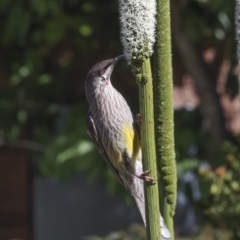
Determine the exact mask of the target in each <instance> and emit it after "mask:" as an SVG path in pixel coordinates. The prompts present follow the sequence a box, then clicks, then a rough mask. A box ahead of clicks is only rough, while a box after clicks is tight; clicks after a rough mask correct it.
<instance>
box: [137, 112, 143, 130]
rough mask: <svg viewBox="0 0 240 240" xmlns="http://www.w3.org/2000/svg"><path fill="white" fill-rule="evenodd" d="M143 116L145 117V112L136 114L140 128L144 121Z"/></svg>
mask: <svg viewBox="0 0 240 240" xmlns="http://www.w3.org/2000/svg"><path fill="white" fill-rule="evenodd" d="M142 117H143V114H142V113H137V114H136V123H137V125H138V126H139V128H140V125H141V123H142Z"/></svg>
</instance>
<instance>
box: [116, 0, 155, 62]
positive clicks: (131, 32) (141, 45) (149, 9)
mask: <svg viewBox="0 0 240 240" xmlns="http://www.w3.org/2000/svg"><path fill="white" fill-rule="evenodd" d="M119 14H120V30H121V41H122V45H123V50H124V54H125V56H126V59H127V62H128V64H131V62H132V61H133V60H136V59H138V58H139V57H141V58H142V57H148V56H151V54H152V53H153V45H154V42H155V22H156V19H155V15H156V0H119Z"/></svg>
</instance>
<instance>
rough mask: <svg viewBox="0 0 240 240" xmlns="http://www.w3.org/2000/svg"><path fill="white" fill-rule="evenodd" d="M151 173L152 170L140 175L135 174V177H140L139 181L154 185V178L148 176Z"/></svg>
mask: <svg viewBox="0 0 240 240" xmlns="http://www.w3.org/2000/svg"><path fill="white" fill-rule="evenodd" d="M150 172H151V171H150V170H147V171H145V172H142V173H140V174H135V176H136V177H138V178H139V179H142V180H143V181H146V182H149V183H152V182H153V181H154V178H152V177H149V176H148V174H149V173H150Z"/></svg>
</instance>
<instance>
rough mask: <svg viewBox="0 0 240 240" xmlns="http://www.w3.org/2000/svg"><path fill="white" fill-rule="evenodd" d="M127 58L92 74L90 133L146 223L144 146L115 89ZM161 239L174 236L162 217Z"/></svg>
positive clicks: (89, 78)
mask: <svg viewBox="0 0 240 240" xmlns="http://www.w3.org/2000/svg"><path fill="white" fill-rule="evenodd" d="M121 58H123V56H119V57H117V58H113V59H109V60H104V61H101V62H99V63H97V64H95V65H94V66H93V67H92V68H91V70H90V71H89V73H88V75H87V78H86V82H85V90H86V97H87V100H88V103H89V111H88V114H87V126H88V133H89V135H90V137H91V138H92V140H93V142H94V143H95V145H96V146H97V148H98V150H99V152H100V153H101V155H102V156H103V158H104V159H105V161H106V163H107V165H108V166H109V167H110V169H111V170H112V172H113V173H114V175H115V176H116V177H117V178H118V180H119V181H120V182H121V183H122V184H123V185H124V186H125V188H126V189H127V190H128V191H129V192H130V193H131V194H132V195H133V197H134V199H135V201H136V203H137V206H138V208H139V211H140V213H141V216H142V218H143V221H144V223H146V221H145V201H144V188H143V180H142V179H146V180H148V179H150V178H148V177H146V176H145V175H146V174H145V173H144V172H143V169H142V159H141V158H142V156H141V144H140V139H139V132H138V129H137V127H136V121H135V119H134V117H133V115H132V112H131V110H130V108H129V106H128V104H127V102H126V100H125V99H124V98H123V96H122V95H121V94H120V93H119V92H118V91H117V90H116V89H115V88H114V87H113V86H112V84H111V81H110V77H111V73H112V71H113V68H114V66H115V64H116V63H117V62H118V61H119V60H120V59H121ZM160 225H161V236H162V239H163V240H169V239H170V233H169V231H168V229H167V227H166V226H165V223H164V221H163V219H162V217H161V215H160Z"/></svg>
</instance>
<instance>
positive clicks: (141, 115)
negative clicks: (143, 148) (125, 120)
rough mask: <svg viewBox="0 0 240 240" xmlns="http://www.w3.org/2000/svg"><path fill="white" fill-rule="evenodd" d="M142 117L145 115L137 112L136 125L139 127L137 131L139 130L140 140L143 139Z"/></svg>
mask: <svg viewBox="0 0 240 240" xmlns="http://www.w3.org/2000/svg"><path fill="white" fill-rule="evenodd" d="M142 117H143V114H142V113H137V114H136V120H135V123H136V125H135V126H136V129H137V132H138V136H139V140H140V139H141V135H140V132H141V131H140V129H141V123H142Z"/></svg>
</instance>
